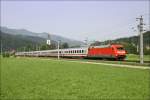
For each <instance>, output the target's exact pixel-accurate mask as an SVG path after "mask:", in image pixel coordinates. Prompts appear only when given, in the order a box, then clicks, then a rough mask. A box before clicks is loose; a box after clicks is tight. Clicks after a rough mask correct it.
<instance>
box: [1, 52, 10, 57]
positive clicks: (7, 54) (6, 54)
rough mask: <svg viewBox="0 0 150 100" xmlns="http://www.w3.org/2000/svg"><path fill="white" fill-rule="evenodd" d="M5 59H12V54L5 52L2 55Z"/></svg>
mask: <svg viewBox="0 0 150 100" xmlns="http://www.w3.org/2000/svg"><path fill="white" fill-rule="evenodd" d="M2 56H3V57H10V54H9V53H8V52H5V53H3V54H2Z"/></svg>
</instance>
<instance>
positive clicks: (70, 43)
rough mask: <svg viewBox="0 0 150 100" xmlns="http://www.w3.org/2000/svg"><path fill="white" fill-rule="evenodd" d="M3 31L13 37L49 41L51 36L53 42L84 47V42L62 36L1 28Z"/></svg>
mask: <svg viewBox="0 0 150 100" xmlns="http://www.w3.org/2000/svg"><path fill="white" fill-rule="evenodd" d="M1 31H2V32H3V33H7V34H11V35H23V36H32V37H40V38H43V39H45V40H46V39H47V38H48V36H50V38H51V40H53V41H59V40H60V41H61V42H62V43H64V42H66V43H68V44H69V46H79V45H82V44H83V42H81V41H76V40H72V39H68V38H65V37H62V36H58V35H54V34H49V33H46V32H43V33H35V32H30V31H28V30H25V29H10V28H7V27H1Z"/></svg>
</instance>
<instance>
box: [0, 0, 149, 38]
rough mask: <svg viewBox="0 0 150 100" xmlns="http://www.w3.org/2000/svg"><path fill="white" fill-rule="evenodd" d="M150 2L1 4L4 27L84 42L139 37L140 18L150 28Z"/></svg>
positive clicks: (14, 2)
mask: <svg viewBox="0 0 150 100" xmlns="http://www.w3.org/2000/svg"><path fill="white" fill-rule="evenodd" d="M149 10H150V9H149V1H138V0H137V1H128V0H125V1H119V0H117V1H113V0H112V1H111V0H110V1H47V0H45V1H42V0H41V1H1V26H5V27H8V28H14V29H27V30H29V31H32V32H37V33H40V32H48V33H50V34H55V35H60V36H64V37H67V38H71V39H75V40H80V41H84V40H85V39H88V40H89V41H104V40H108V39H116V38H120V37H129V36H133V35H137V34H138V32H137V31H134V30H133V29H132V27H135V28H137V24H138V22H137V21H136V18H137V17H140V16H141V15H143V18H144V23H145V24H146V26H145V27H146V30H148V29H149V26H150V25H149V15H150V14H149Z"/></svg>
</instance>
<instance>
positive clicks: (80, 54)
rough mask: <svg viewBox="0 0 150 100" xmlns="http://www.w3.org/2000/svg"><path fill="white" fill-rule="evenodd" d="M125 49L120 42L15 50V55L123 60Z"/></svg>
mask: <svg viewBox="0 0 150 100" xmlns="http://www.w3.org/2000/svg"><path fill="white" fill-rule="evenodd" d="M126 54H127V52H126V50H125V49H124V47H123V45H121V44H109V45H101V46H89V47H80V48H67V49H55V50H42V51H30V52H16V53H15V56H28V57H58V55H59V57H62V58H65V57H69V58H91V59H92V58H93V59H94V58H99V59H114V60H124V59H125V58H126Z"/></svg>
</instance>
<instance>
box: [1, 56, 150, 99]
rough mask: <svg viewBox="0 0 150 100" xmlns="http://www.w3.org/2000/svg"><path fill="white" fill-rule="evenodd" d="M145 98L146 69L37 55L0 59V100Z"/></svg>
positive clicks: (148, 92)
mask: <svg viewBox="0 0 150 100" xmlns="http://www.w3.org/2000/svg"><path fill="white" fill-rule="evenodd" d="M5 99H8V100H12V99H14V100H15V99H26V100H28V99H31V100H33V99H34V100H38V99H40V100H46V99H48V100H56V99H64V100H66V99H69V100H81V99H83V100H85V99H87V100H95V99H96V100H106V99H107V100H112V99H113V100H123V99H124V100H149V99H150V70H142V69H131V68H118V67H112V66H104V65H94V64H83V63H79V62H67V61H61V60H60V61H56V60H43V59H39V58H3V59H1V100H5Z"/></svg>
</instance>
